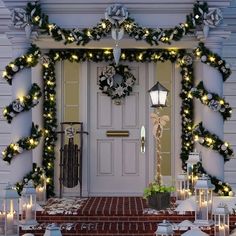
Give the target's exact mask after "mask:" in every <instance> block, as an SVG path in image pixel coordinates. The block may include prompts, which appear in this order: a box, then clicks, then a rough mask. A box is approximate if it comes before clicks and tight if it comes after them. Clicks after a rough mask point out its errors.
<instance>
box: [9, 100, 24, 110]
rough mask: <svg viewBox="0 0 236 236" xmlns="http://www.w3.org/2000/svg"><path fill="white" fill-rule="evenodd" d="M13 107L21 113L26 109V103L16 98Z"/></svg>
mask: <svg viewBox="0 0 236 236" xmlns="http://www.w3.org/2000/svg"><path fill="white" fill-rule="evenodd" d="M12 108H13V110H14V111H15V112H18V113H20V112H21V111H23V110H24V103H23V102H21V101H20V99H16V100H15V101H13V102H12Z"/></svg>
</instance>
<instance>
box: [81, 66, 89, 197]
mask: <svg viewBox="0 0 236 236" xmlns="http://www.w3.org/2000/svg"><path fill="white" fill-rule="evenodd" d="M88 73H89V70H88V62H87V61H86V62H83V63H80V75H79V77H80V84H79V89H80V91H79V101H80V104H79V105H80V121H82V122H83V124H84V130H85V131H88V130H89V119H88V118H89V109H88V104H89V92H88V88H89V80H88ZM83 141H84V143H83V166H82V174H83V177H82V179H83V183H82V196H83V197H85V196H88V189H89V168H88V167H89V148H88V147H89V138H88V137H87V136H86V135H84V137H83Z"/></svg>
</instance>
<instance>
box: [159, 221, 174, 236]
mask: <svg viewBox="0 0 236 236" xmlns="http://www.w3.org/2000/svg"><path fill="white" fill-rule="evenodd" d="M155 235H156V236H164V235H165V236H166V235H174V231H173V228H172V225H171V224H170V223H169V222H167V221H166V220H163V222H162V223H160V224H158V225H157V230H156V232H155Z"/></svg>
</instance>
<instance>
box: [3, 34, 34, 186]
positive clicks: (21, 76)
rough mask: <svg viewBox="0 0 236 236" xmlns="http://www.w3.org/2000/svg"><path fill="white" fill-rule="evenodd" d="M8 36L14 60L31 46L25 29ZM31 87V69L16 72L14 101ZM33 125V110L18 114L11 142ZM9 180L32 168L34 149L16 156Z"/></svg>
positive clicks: (13, 126) (18, 178) (26, 133)
mask: <svg viewBox="0 0 236 236" xmlns="http://www.w3.org/2000/svg"><path fill="white" fill-rule="evenodd" d="M7 37H8V39H9V40H10V42H11V43H12V52H13V54H12V56H13V58H12V60H14V59H15V58H17V57H19V56H22V55H23V54H25V53H26V51H27V49H28V48H29V47H30V41H29V40H27V39H26V36H25V32H24V31H22V32H21V31H11V32H9V33H7ZM30 88H31V69H26V68H25V69H23V70H21V71H19V72H18V73H16V74H15V76H14V78H13V80H12V101H13V100H14V99H16V98H19V97H22V96H24V95H26V94H27V93H28V92H29V90H30ZM31 126H32V112H31V110H30V111H25V112H22V113H20V114H18V115H17V116H16V117H15V118H14V119H13V120H12V122H11V142H17V141H18V140H19V139H21V138H22V137H27V136H29V135H30V130H31ZM9 169H10V175H9V182H10V183H13V184H14V183H16V182H17V181H20V180H22V178H23V177H24V176H25V175H26V174H27V173H29V172H30V171H31V170H32V151H23V153H22V154H19V155H17V156H15V157H14V158H13V160H12V162H11V164H10V168H9Z"/></svg>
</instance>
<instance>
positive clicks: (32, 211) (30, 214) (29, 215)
mask: <svg viewBox="0 0 236 236" xmlns="http://www.w3.org/2000/svg"><path fill="white" fill-rule="evenodd" d="M21 224H23V225H36V224H37V221H36V190H35V188H34V184H33V181H32V180H30V181H29V182H28V183H27V184H25V186H24V188H23V190H22V193H21Z"/></svg>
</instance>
